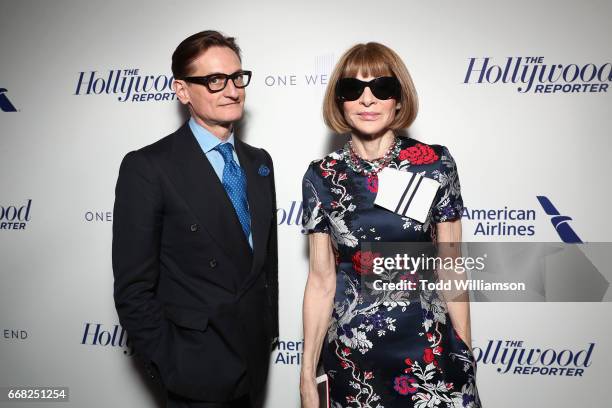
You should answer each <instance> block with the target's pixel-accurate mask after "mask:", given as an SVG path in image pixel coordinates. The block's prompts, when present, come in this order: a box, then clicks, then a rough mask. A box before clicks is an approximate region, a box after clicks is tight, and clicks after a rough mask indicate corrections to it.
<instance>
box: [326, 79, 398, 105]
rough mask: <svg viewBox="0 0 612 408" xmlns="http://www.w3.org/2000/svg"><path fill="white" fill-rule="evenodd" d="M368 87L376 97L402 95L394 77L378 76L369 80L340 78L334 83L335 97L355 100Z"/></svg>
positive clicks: (385, 97)
mask: <svg viewBox="0 0 612 408" xmlns="http://www.w3.org/2000/svg"><path fill="white" fill-rule="evenodd" d="M366 87H368V88H370V91H372V93H373V94H374V96H375V97H376V98H378V99H381V100H385V99H391V98H394V99H397V100H399V99H400V98H401V95H402V92H401V91H402V86H401V85H400V82H399V81H398V79H397V78H395V77H389V76H386V77H378V78H374V79H373V80H371V81H368V82H365V81H360V80H359V79H357V78H342V79H340V80H339V81H338V83H337V84H336V97H337V98H338V99H339V100H340V101H342V102H345V101H356V100H357V99H359V97H360V96H361V94H362V93H363V91H364V89H365V88H366Z"/></svg>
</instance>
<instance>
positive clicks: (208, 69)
mask: <svg viewBox="0 0 612 408" xmlns="http://www.w3.org/2000/svg"><path fill="white" fill-rule="evenodd" d="M172 71H173V74H174V78H175V80H174V86H175V91H176V95H177V98H178V99H179V100H180V102H181V103H182V104H184V105H186V106H187V107H188V108H189V112H190V114H191V118H190V119H189V121H188V122H187V123H185V124H184V125H183V126H181V127H180V128H179V129H178V130H177V131H176V132H174V133H172V134H171V135H169V136H166V137H164V138H163V139H161V140H159V141H157V142H155V143H153V144H151V145H149V146H146V147H143V148H142V149H139V150H136V151H132V152H130V153H128V154H127V155H126V156H125V157H124V159H123V161H122V163H121V167H120V170H119V178H118V180H117V187H116V191H115V195H116V196H115V206H114V221H113V272H114V277H115V284H114V298H115V306H116V308H117V313H118V315H119V320H120V323H121V325H122V326H123V327H124V328H125V329H126V330H127V332H128V336H129V338H130V339H131V342H132V345H133V347H134V350H135V352H136V353H137V355H139V356H140V357H141V358H142V360H143V361H144V363H145V367H146V369H147V372H148V374H149V376H150V377H151V378H153V379H154V381H156V382H157V383H158V384H159V385H161V386H162V387H163V389H164V391H165V392H167V395H168V400H167V406H168V407H202V408H203V407H210V408H212V407H215V408H221V407H223V408H226V407H241V408H242V407H249V406H253V407H257V406H259V405H260V404H261V400H262V396H263V393H264V386H265V382H266V378H267V372H268V363H269V356H270V351H271V349H272V348H273V343H274V342H275V339H277V338H278V306H277V304H278V284H277V282H278V279H277V270H278V267H277V235H276V225H277V224H276V200H275V190H274V173H273V167H272V159H271V157H270V155H269V154H268V153H267V152H266V151H265V150H263V149H258V148H255V147H252V146H250V145H248V144H246V143H244V142H242V141H241V140H239V139H238V138H234V129H235V127H234V124H235V123H236V121H238V120H240V118H241V117H242V115H243V109H244V98H245V89H244V88H245V87H246V86H247V85H248V83H249V80H250V72H249V71H244V70H243V69H242V64H241V59H240V49H239V48H238V46H237V45H236V43H235V41H234V39H233V38H231V37H225V36H223V35H222V34H220V33H218V32H216V31H203V32H201V33H197V34H194V35H192V36H190V37H189V38H187V39H185V40H184V41H183V42H182V43H181V44H180V45H179V46H178V47H177V49H176V51H175V52H174V54H173V55H172Z"/></svg>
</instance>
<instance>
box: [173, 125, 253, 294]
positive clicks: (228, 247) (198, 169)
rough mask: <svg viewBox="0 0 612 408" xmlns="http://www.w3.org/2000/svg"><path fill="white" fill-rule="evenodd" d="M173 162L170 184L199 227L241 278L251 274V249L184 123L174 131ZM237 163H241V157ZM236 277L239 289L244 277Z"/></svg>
mask: <svg viewBox="0 0 612 408" xmlns="http://www.w3.org/2000/svg"><path fill="white" fill-rule="evenodd" d="M239 158H240V157H239ZM173 161H174V163H175V164H176V165H177V166H178V168H179V170H180V177H177V178H175V180H174V182H175V184H176V185H177V186H179V190H180V193H181V195H182V196H183V197H184V198H185V200H186V201H187V203H188V204H189V207H190V208H191V210H192V211H193V212H194V214H195V215H196V217H197V218H198V220H199V221H200V224H201V227H202V228H204V229H206V230H207V231H208V232H209V233H210V235H211V237H212V238H213V240H214V241H215V242H216V243H217V244H218V245H219V246H220V247H221V248H222V249H223V251H224V252H225V253H226V254H227V256H228V258H229V259H230V260H231V261H232V262H233V263H234V264H235V266H236V267H237V269H238V271H239V273H240V274H241V275H244V274H245V273H248V271H251V269H252V255H251V249H250V247H249V243H248V241H247V238H246V237H245V235H244V232H243V231H242V227H241V225H240V221H239V220H238V216H237V215H236V211H235V210H234V206H233V205H232V202H231V201H230V199H229V197H228V196H227V193H226V191H225V188H224V187H223V184H222V183H221V181H220V180H219V177H218V176H217V174H216V173H215V170H214V169H213V167H212V165H211V164H210V162H209V161H208V159H207V158H206V155H205V154H204V153H203V152H202V149H201V148H200V146H199V144H198V142H197V140H196V138H195V136H194V135H193V133H192V132H191V129H189V126H188V125H187V124H184V125H183V126H182V127H181V128H180V129H179V130H178V131H177V134H176V140H175V142H174V149H173ZM240 161H241V163H242V158H240ZM247 180H248V176H247ZM249 201H250V196H249ZM251 218H253V215H252V214H251ZM253 238H255V233H254V234H253ZM254 241H255V239H254ZM236 278H237V281H235V285H234V288H233V289H237V288H238V287H237V286H240V284H239V283H238V282H240V281H241V280H242V279H244V276H237V277H236Z"/></svg>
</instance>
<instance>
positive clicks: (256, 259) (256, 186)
mask: <svg viewBox="0 0 612 408" xmlns="http://www.w3.org/2000/svg"><path fill="white" fill-rule="evenodd" d="M235 146H236V154H237V155H238V160H239V161H240V166H241V167H242V168H243V169H244V171H245V174H246V178H247V197H248V201H249V213H250V215H251V234H252V235H253V264H252V267H251V272H250V276H249V277H248V278H247V279H245V282H244V283H243V285H242V287H243V288H244V287H245V286H248V285H249V283H250V282H251V281H252V280H254V279H255V278H256V277H257V272H258V271H260V269H261V267H262V265H263V263H264V261H265V255H266V251H265V248H266V244H267V238H268V234H269V232H270V219H271V215H272V210H273V209H272V208H271V207H272V200H271V197H270V194H271V192H270V191H269V190H270V189H269V186H268V179H267V177H264V176H261V175H259V166H260V165H261V164H264V163H263V162H261V163H260V162H258V161H257V157H255V155H253V154H252V152H249V149H248V146H246V145H245V144H244V143H243V142H242V141H241V140H239V139H236V141H235Z"/></svg>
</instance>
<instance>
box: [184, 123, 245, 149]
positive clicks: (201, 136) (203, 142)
mask: <svg viewBox="0 0 612 408" xmlns="http://www.w3.org/2000/svg"><path fill="white" fill-rule="evenodd" d="M189 128H190V129H191V131H192V132H193V135H194V136H195V138H196V140H197V141H198V143H199V144H200V147H201V148H202V151H203V152H204V153H208V152H210V151H211V150H212V149H214V148H215V147H217V145H219V144H221V143H224V142H222V141H221V139H219V138H218V137H217V136H215V135H213V134H212V133H210V131H209V130H208V129H206V128H205V127H203V126H201V125H200V124H198V123H197V122H196V121H195V119H193V117H192V118H190V119H189ZM226 142H227V143H231V144H232V146H234V132H233V131H232V133H231V134H230V137H229V138H228V139H227V141H226ZM234 148H235V146H234Z"/></svg>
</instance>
